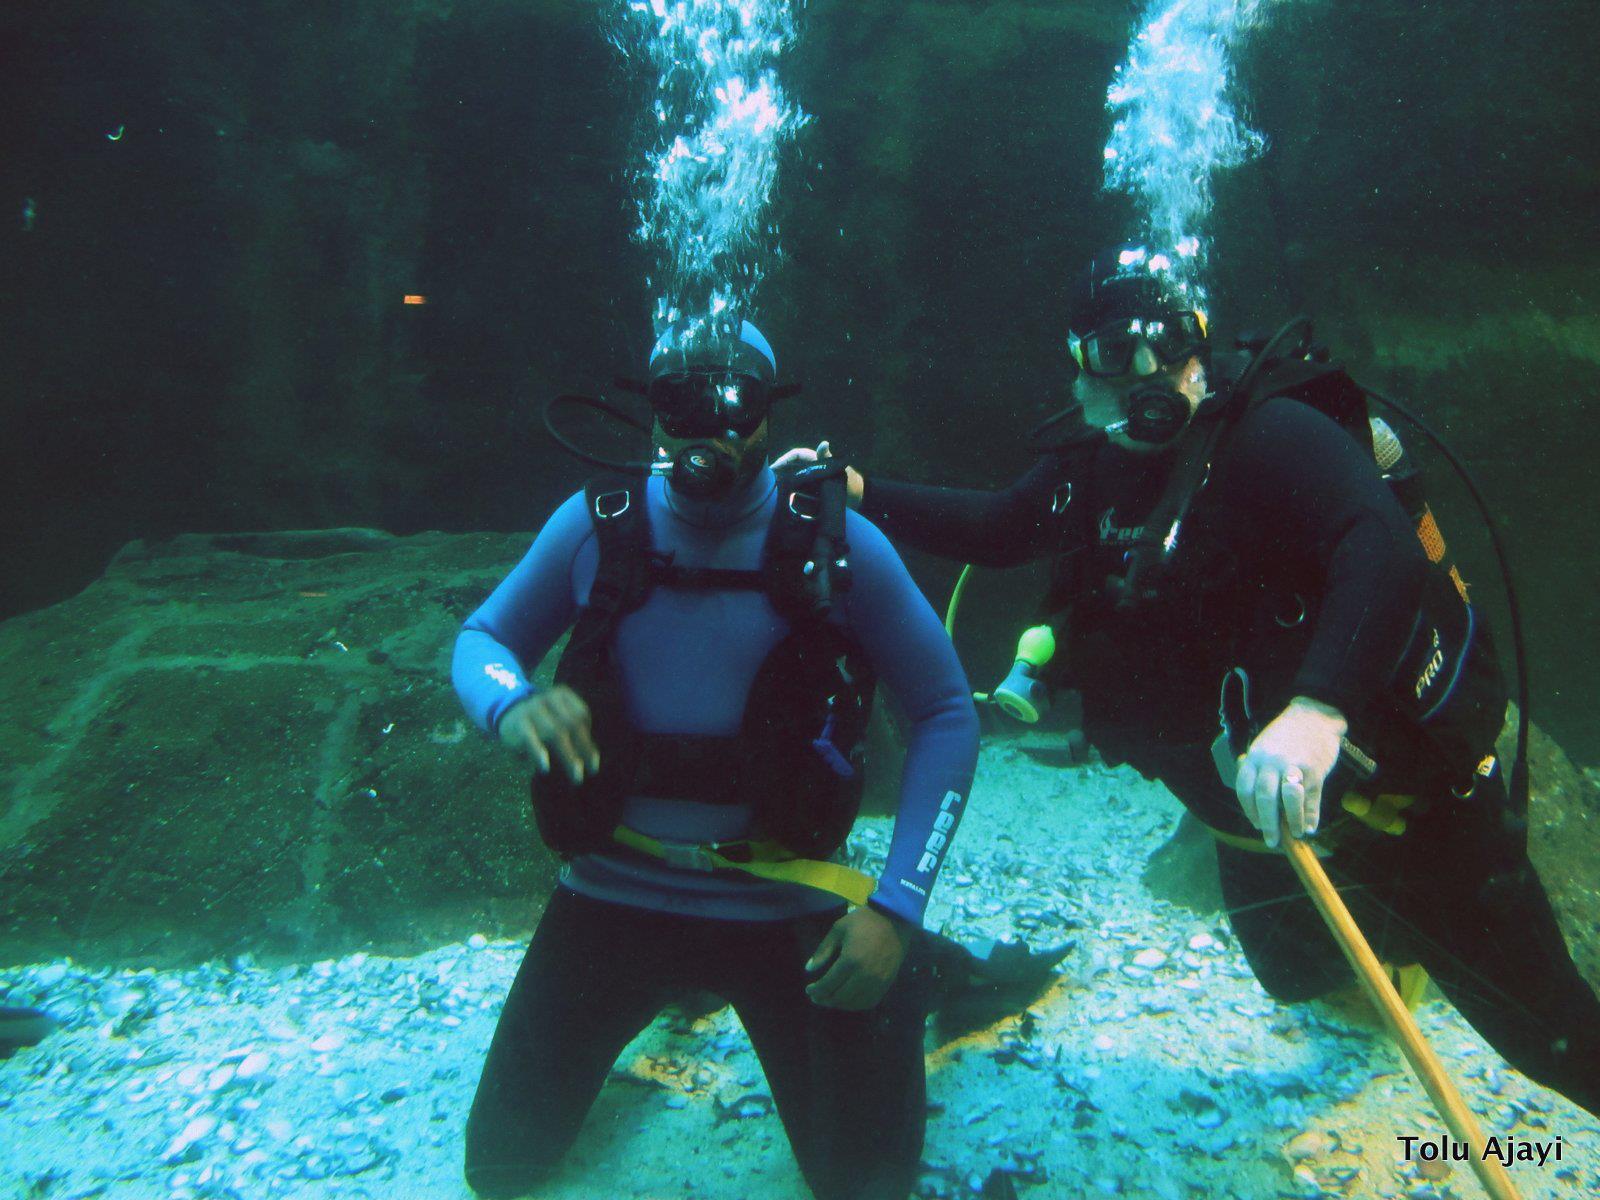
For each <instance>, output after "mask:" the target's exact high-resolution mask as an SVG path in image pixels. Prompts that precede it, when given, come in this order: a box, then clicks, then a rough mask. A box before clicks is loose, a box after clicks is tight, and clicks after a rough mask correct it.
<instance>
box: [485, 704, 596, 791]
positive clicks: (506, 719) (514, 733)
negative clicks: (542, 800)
mask: <svg viewBox="0 0 1600 1200" xmlns="http://www.w3.org/2000/svg"><path fill="white" fill-rule="evenodd" d="M500 740H501V741H502V742H504V743H505V744H506V745H507V746H509V747H511V749H513V750H515V751H517V752H518V753H520V754H523V755H526V756H527V757H528V758H530V759H532V760H533V763H534V766H535V767H536V768H537V769H538V771H539V773H540V774H541V775H542V774H544V773H545V772H547V771H549V770H550V761H551V758H552V756H553V757H554V758H556V759H557V760H559V761H560V763H561V765H562V766H563V767H565V768H566V770H567V774H568V775H569V776H570V777H571V779H572V782H573V783H582V782H583V777H584V774H585V772H587V773H589V774H591V775H592V774H594V773H595V772H596V771H598V770H599V769H600V751H599V750H598V749H596V748H595V744H594V738H593V735H592V733H591V730H590V721H589V706H588V705H587V704H585V703H584V702H583V698H582V697H581V696H579V695H578V693H577V692H575V691H573V690H572V689H571V688H569V687H567V686H566V685H565V684H557V685H556V686H555V687H553V688H551V689H550V690H549V691H547V692H539V693H538V694H537V695H533V696H529V697H527V698H526V699H524V700H518V701H517V702H516V703H515V704H513V705H512V706H511V707H510V708H508V709H507V710H506V711H505V713H504V714H503V715H502V716H501V718H500Z"/></svg>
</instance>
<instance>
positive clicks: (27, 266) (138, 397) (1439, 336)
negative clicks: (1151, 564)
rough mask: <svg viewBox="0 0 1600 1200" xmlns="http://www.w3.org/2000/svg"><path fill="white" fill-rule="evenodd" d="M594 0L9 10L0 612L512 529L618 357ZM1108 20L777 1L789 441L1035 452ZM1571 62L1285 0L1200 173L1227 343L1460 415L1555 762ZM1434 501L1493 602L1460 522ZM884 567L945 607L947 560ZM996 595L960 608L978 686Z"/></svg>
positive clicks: (1572, 306)
mask: <svg viewBox="0 0 1600 1200" xmlns="http://www.w3.org/2000/svg"><path fill="white" fill-rule="evenodd" d="M602 11H604V10H603V7H602V6H600V5H592V4H587V3H578V2H566V3H554V2H548V0H545V2H534V0H522V2H519V3H510V2H506V0H475V2H474V3H471V4H459V5H457V4H452V3H449V2H448V0H418V2H416V3H409V4H407V3H397V2H395V0H383V2H379V0H352V2H351V3H346V4H340V5H314V6H312V5H304V4H294V3H286V2H267V0H254V2H245V3H237V4H232V5H227V6H219V5H215V4H209V3H200V2H199V0H157V2H151V3H141V4H138V5H126V4H122V5H113V4H109V3H104V2H101V3H82V2H75V0H65V2H62V3H54V4H50V5H45V4H42V3H38V2H36V0H29V2H27V3H21V4H12V5H8V6H6V7H5V8H4V10H3V11H0V561H3V562H4V564H5V569H4V571H3V572H0V617H3V616H6V615H12V614H15V613H18V612H22V611H26V610H28V609H30V608H35V607H38V606H42V605H46V604H49V603H52V602H54V601H56V600H58V599H60V598H62V597H64V596H67V595H70V594H72V593H73V592H75V591H76V590H78V589H80V588H81V587H83V586H84V585H85V584H86V583H87V582H89V581H90V580H91V579H93V578H94V577H95V576H96V575H97V574H98V573H99V572H100V570H101V569H102V567H103V565H104V563H105V562H106V560H107V559H108V557H109V556H110V555H111V554H112V553H114V552H115V550H116V549H117V548H118V547H119V546H120V545H122V544H123V543H125V542H126V541H128V540H129V539H132V538H137V537H145V538H150V537H161V536H165V535H169V534H174V533H178V532H182V531H190V530H236V529H270V528H308V527H319V526H331V525H366V526H375V527H381V528H385V529H389V530H393V531H396V532H411V531H416V530H422V529H435V528H437V529H447V530H478V529H513V530H529V529H533V528H536V527H537V526H538V524H539V523H540V522H541V521H542V520H543V518H544V516H545V515H546V514H547V513H548V511H549V510H550V509H551V508H552V507H553V506H554V505H555V504H556V503H557V502H558V501H559V500H560V499H561V498H562V497H563V496H564V495H566V494H567V493H568V492H570V491H571V490H572V489H573V488H574V487H575V486H577V485H578V483H579V482H580V481H581V479H582V475H583V469H582V468H580V467H579V466H578V465H577V464H574V463H572V462H570V461H569V460H567V459H566V458H564V457H563V456H561V455H560V454H559V453H558V452H556V451H555V450H554V449H553V447H551V446H550V444H549V443H548V442H547V440H546V439H545V437H544V435H543V433H542V431H541V430H540V429H539V427H538V423H537V416H536V413H537V402H540V401H542V400H543V399H544V398H545V397H546V396H548V395H550V394H552V393H554V392H557V391H566V390H582V389H595V388H601V387H604V386H606V385H607V381H608V380H609V378H610V376H611V375H612V374H613V373H614V372H616V371H619V370H628V369H637V365H638V363H639V362H640V360H641V358H642V355H643V353H644V350H645V348H646V345H647V342H648V329H647V322H646V314H647V312H648V308H649V297H648V296H647V294H646V291H645V288H644V285H643V275H644V271H645V267H646V258H645V254H644V250H643V249H642V248H641V247H639V246H637V245H635V244H633V243H632V242H630V240H629V233H630V230H631V228H632V226H633V223H634V222H633V217H632V212H631V209H630V206H629V200H628V196H629V190H630V184H629V175H630V172H631V170H632V168H633V164H634V163H635V162H636V161H637V147H636V145H635V144H634V142H633V129H634V120H635V116H636V114H637V113H638V111H639V110H640V107H641V103H642V98H643V96H644V94H645V87H646V81H645V80H644V79H641V78H639V77H637V76H635V75H632V74H630V73H628V72H627V71H625V70H624V69H623V68H622V66H621V64H620V62H619V59H618V56H617V54H616V52H615V51H614V50H613V49H612V48H611V47H610V46H609V45H608V44H607V43H606V41H605V39H604V37H603V36H602V21H601V18H600V14H601V12H602ZM1131 17H1132V6H1131V5H1129V4H1126V3H1110V2H1104V0H1099V2H1090V3H1080V4H1070V5H1069V4H1062V3H1060V2H1059V0H1048V2H1045V0H1038V2H1021V3H982V2H980V0H959V2H958V0H923V2H920V3H919V2H915V0H912V2H907V0H855V2H851V3H845V2H843V0H813V3H811V4H810V5H808V6H807V8H806V9H805V11H804V13H803V14H802V39H801V43H800V46H799V48H798V50H797V51H796V52H795V53H794V54H793V55H792V56H791V57H790V58H789V60H788V62H787V64H786V66H785V72H786V78H787V80H788V82H789V85H790V87H791V89H792V91H793V93H794V95H795V97H796V99H797V100H798V101H799V102H800V103H801V104H802V105H803V106H804V107H805V108H806V109H808V110H809V111H810V112H811V113H812V114H813V115H814V117H815V121H814V123H813V124H812V125H811V126H810V128H808V129H807V130H806V132H805V133H804V134H803V135H802V137H801V140H800V143H799V146H798V148H797V150H796V152H795V153H794V154H792V156H791V157H790V159H789V160H788V162H787V163H786V173H785V175H784V177H783V181H782V184H781V191H782V199H781V201H780V204H779V213H780V216H781V219H782V222H783V228H784V231H785V236H784V243H785V249H786V252H787V259H786V261H785V262H784V263H783V264H782V265H780V266H779V267H778V268H777V269H776V270H775V271H774V272H773V274H772V276H771V278H770V279H769V281H768V284H767V286H766V289H765V292H764V294H763V303H762V311H761V314H760V316H761V320H762V324H763V325H764V327H765V328H766V330H767V332H768V333H769V335H770V336H771V338H772V340H773V342H774V344H775V345H776V346H777V348H778V353H779V356H780V362H781V365H782V366H783V368H784V372H785V374H787V375H791V376H793V377H795V378H798V379H801V380H803V381H804V383H805V385H806V393H805V397H804V398H803V400H802V401H801V402H800V403H799V405H798V407H797V408H796V410H795V411H794V412H793V413H792V414H790V415H789V416H787V417H786V418H785V419H784V420H783V421H782V422H781V423H780V424H779V426H778V428H777V436H778V440H779V441H780V443H783V444H789V443H790V442H792V441H808V442H810V441H814V440H815V439H816V438H817V437H819V436H829V437H831V438H832V439H833V440H834V442H835V444H836V446H838V447H839V448H840V449H841V450H842V451H843V452H845V453H847V454H849V455H851V456H852V457H853V458H854V459H856V460H857V461H858V462H861V463H863V464H865V465H866V466H868V467H869V469H874V470H880V471H883V472H885V473H894V474H899V475H903V476H910V477H915V478H920V479H928V480H948V481H951V482H958V483H964V484H992V485H999V484H1001V483H1003V482H1005V481H1008V480H1009V479H1010V478H1012V477H1014V475H1015V473H1017V472H1018V471H1020V470H1021V469H1022V468H1023V467H1024V466H1025V465H1026V461H1027V453H1026V451H1025V450H1024V449H1023V448H1022V446H1021V442H1020V437H1019V435H1020V433H1021V431H1022V430H1024V429H1026V428H1027V427H1028V426H1030V425H1031V424H1033V423H1034V422H1035V421H1036V420H1038V419H1039V418H1040V417H1042V416H1043V415H1045V414H1047V413H1049V412H1050V411H1052V410H1053V409H1054V408H1055V407H1057V406H1058V404H1059V403H1060V401H1061V399H1062V397H1063V395H1064V391H1065V388H1066V386H1067V383H1068V379H1067V376H1066V373H1065V369H1064V361H1065V355H1064V348H1063V330H1062V317H1063V294H1064V291H1065V285H1066V281H1067V280H1068V279H1070V278H1071V276H1072V274H1073V273H1074V272H1075V271H1076V270H1077V268H1078V266H1079V264H1080V263H1081V261H1082V260H1083V259H1084V258H1085V257H1086V256H1087V255H1088V254H1089V253H1090V252H1091V251H1092V250H1093V249H1094V248H1095V247H1097V246H1098V245H1100V244H1102V243H1104V242H1106V241H1108V240H1112V239H1114V238H1117V237H1119V236H1121V235H1122V234H1123V233H1124V232H1125V230H1126V229H1128V228H1129V222H1130V212H1129V210H1128V208H1127V206H1126V204H1125V203H1124V202H1122V201H1120V200H1118V199H1116V198H1112V197H1108V196H1106V195H1105V194H1103V193H1102V192H1101V191H1100V188H1099V181H1100V167H1101V147H1102V146H1103V144H1104V139H1105V135H1106V131H1107V118H1106V116H1105V113H1104V107H1103V98H1104V92H1105V87H1106V83H1107V81H1108V80H1109V78H1110V75H1111V72H1112V70H1113V68H1114V66H1115V65H1116V63H1117V62H1118V61H1120V60H1121V58H1122V57H1123V55H1124V53H1125V49H1126V42H1127V37H1128V33H1129V29H1130V22H1131ZM1597 46H1600V6H1596V5H1595V4H1593V3H1592V0H1585V2H1583V3H1558V2H1554V0H1545V2H1542V3H1535V4H1527V5H1519V6H1516V7H1515V9H1514V10H1513V9H1512V8H1511V7H1509V6H1504V5H1498V6H1495V5H1488V4H1485V3H1481V2H1476V0H1475V2H1474V3H1470V4H1449V5H1445V4H1426V3H1425V4H1418V3H1400V2H1397V0H1383V2H1375V0H1355V2H1345V3H1338V4H1333V3H1325V2H1318V0H1305V2H1294V0H1289V2H1286V3H1283V4H1281V5H1279V6H1278V7H1277V9H1276V15H1275V17H1274V19H1273V21H1272V23H1271V25H1270V27H1269V28H1268V29H1267V30H1265V31H1262V32H1261V33H1259V34H1258V35H1256V36H1255V38H1254V39H1253V40H1252V41H1251V42H1250V44H1249V47H1248V49H1247V51H1246V53H1245V55H1244V57H1243V59H1242V61H1241V64H1240V76H1241V80H1242V82H1243V84H1244V85H1245V89H1246V95H1247V96H1248V99H1249V103H1250V106H1251V108H1252V110H1253V113H1254V116H1255V123H1256V125H1257V126H1258V127H1259V128H1260V129H1262V130H1263V131H1264V132H1266V133H1267V135H1268V136H1269V138H1270V139H1271V141H1272V150H1271V151H1270V153H1269V154H1268V155H1267V156H1266V158H1265V159H1264V160H1262V161H1261V162H1259V163H1257V164H1255V165H1253V166H1251V167H1248V168H1245V169H1244V170H1242V171H1241V172H1239V173H1238V174H1237V175H1235V176H1234V177H1232V178H1231V179H1229V180H1227V181H1225V183H1224V184H1223V186H1222V187H1221V188H1220V190H1219V198H1218V206H1217V211H1216V218H1215V234H1216V250H1217V253H1216V260H1215V262H1216V271H1215V287H1214V293H1215V303H1214V305H1213V308H1214V316H1215V321H1216V325H1217V327H1218V328H1219V329H1220V330H1221V331H1222V333H1223V334H1224V336H1227V335H1230V334H1231V333H1232V332H1234V331H1236V330H1238V329H1240V328H1241V327H1249V326H1260V325H1270V324H1275V323H1276V322H1278V321H1280V320H1281V319H1283V318H1284V317H1286V316H1288V315H1291V314H1292V313H1293V312H1294V311H1296V310H1298V309H1300V308H1305V309H1307V310H1309V311H1310V312H1312V313H1313V314H1314V315H1315V316H1316V317H1317V318H1318V321H1319V327H1320V328H1321V330H1322V331H1323V333H1324V335H1325V336H1326V337H1327V338H1328V339H1329V340H1330V341H1331V342H1332V344H1333V345H1334V347H1335V349H1336V351H1337V352H1338V353H1340V354H1341V355H1342V356H1343V357H1345V358H1346V359H1347V360H1348V361H1349V362H1350V363H1351V364H1352V366H1353V367H1354V368H1355V369H1356V370H1357V371H1358V373H1359V374H1360V376H1361V378H1363V379H1364V380H1365V381H1367V382H1368V383H1370V384H1372V385H1375V386H1378V387H1379V388H1392V389H1394V390H1395V391H1397V392H1398V393H1400V394H1402V395H1404V396H1406V397H1407V398H1409V399H1411V400H1412V401H1413V402H1414V403H1415V404H1416V405H1417V406H1418V407H1419V408H1421V409H1422V410H1423V411H1424V412H1425V413H1426V414H1428V415H1429V416H1430V417H1431V418H1433V419H1434V420H1435V421H1436V422H1437V423H1438V425H1439V426H1441V427H1442V429H1443V430H1444V431H1445V432H1447V433H1448V434H1449V435H1450V436H1451V438H1452V440H1453V441H1454V442H1455V443H1456V445H1457V446H1458V448H1459V449H1460V451H1461V452H1462V453H1463V455H1464V456H1465V457H1466V458H1467V460H1468V461H1469V462H1470V463H1471V465H1472V466H1473V468H1474V470H1476V471H1477V472H1478V474H1479V476H1480V478H1481V480H1482V482H1483V485H1484V487H1485V489H1486V491H1487V493H1488V495H1489V497H1490V498H1491V500H1492V501H1493V503H1494V504H1495V506H1496V509H1497V511H1498V512H1499V514H1500V516H1501V518H1502V519H1503V521H1504V522H1505V523H1506V525H1507V526H1508V527H1509V528H1510V529H1511V531H1512V533H1513V537H1512V548H1513V552H1514V556H1515V561H1516V563H1517V565H1518V566H1519V567H1520V569H1521V573H1522V579H1523V589H1524V599H1525V604H1526V607H1527V609H1528V617H1529V632H1530V637H1531V641H1532V646H1533V666H1534V669H1535V672H1536V674H1535V679H1536V689H1537V690H1536V693H1535V695H1536V700H1537V701H1539V703H1540V707H1539V710H1538V716H1539V719H1540V721H1541V722H1542V723H1543V724H1544V725H1546V727H1547V728H1549V729H1550V730H1551V731H1552V732H1553V733H1555V734H1556V735H1557V736H1558V738H1559V739H1561V740H1562V741H1563V743H1564V744H1565V745H1566V746H1567V748H1568V750H1569V751H1570V752H1571V753H1573V754H1574V755H1575V756H1576V757H1577V758H1579V759H1580V760H1582V761H1585V762H1588V763H1591V764H1593V763H1600V729H1597V723H1596V721H1595V718H1594V716H1593V711H1594V702H1595V698H1596V694H1597V690H1596V685H1595V683H1594V676H1595V672H1596V670H1597V668H1600V636H1596V633H1595V630H1596V628H1597V618H1600V604H1597V602H1596V600H1595V580H1596V578H1597V574H1600V573H1597V570H1596V566H1597V562H1600V554H1597V552H1596V550H1595V548H1594V537H1593V527H1592V517H1591V513H1592V510H1593V500H1592V497H1593V493H1594V490H1595V486H1596V484H1597V482H1600V468H1597V467H1596V465H1595V462H1596V455H1597V453H1600V436H1597V434H1596V431H1595V424H1596V420H1597V418H1600V404H1597V402H1596V398H1595V396H1596V388H1595V374H1596V369H1597V366H1600V316H1597V315H1596V314H1597V311H1600V310H1597V305H1596V300H1597V295H1596V293H1597V290H1600V285H1597V283H1596V274H1595V270H1596V266H1597V265H1600V243H1597V242H1596V240H1595V238H1594V232H1593V231H1594V224H1593V223H1594V220H1595V215H1596V212H1597V205H1596V201H1597V199H1600V152H1597V151H1596V149H1595V147H1596V146H1600V115H1597V112H1596V109H1595V107H1594V105H1593V104H1591V103H1589V100H1588V98H1589V97H1590V95H1591V93H1592V87H1593V80H1594V79H1595V78H1596V68H1597V67H1600V53H1597V50H1596V47H1597ZM119 128H120V129H123V130H124V132H123V135H122V136H121V138H120V139H119V140H115V141H113V140H111V139H110V138H108V137H107V134H108V133H113V132H115V131H117V130H118V129H119ZM28 198H31V199H32V202H33V205H34V209H35V216H34V220H33V225H32V228H31V229H27V228H25V223H24V219H23V206H24V202H25V200H26V199H28ZM406 293H422V294H425V295H426V296H427V299H428V303H427V304H426V305H425V306H421V307H407V306H404V305H403V304H402V303H401V299H402V296H403V295H404V294H406ZM1435 474H1436V476H1438V475H1441V474H1442V470H1441V471H1436V472H1435ZM1439 491H1440V492H1441V493H1442V494H1443V498H1442V500H1441V504H1440V507H1441V508H1442V509H1443V513H1442V516H1443V519H1444V521H1445V524H1446V532H1447V533H1448V534H1450V535H1452V537H1453V539H1454V541H1455V543H1456V545H1457V547H1458V548H1459V549H1460V551H1461V553H1462V555H1463V557H1464V558H1465V560H1466V563H1467V568H1468V574H1469V576H1470V577H1471V578H1473V579H1475V580H1477V581H1480V582H1481V584H1482V588H1483V591H1482V594H1484V595H1489V594H1491V586H1492V583H1493V580H1494V571H1493V569H1492V567H1491V566H1490V564H1489V560H1488V557H1487V552H1486V549H1485V546H1484V543H1483V539H1482V538H1481V536H1479V535H1478V534H1477V533H1476V532H1475V521H1474V519H1473V517H1472V516H1471V513H1470V511H1469V510H1468V509H1467V508H1466V507H1465V506H1464V505H1463V504H1462V503H1460V502H1459V498H1458V497H1456V496H1455V495H1454V493H1453V492H1451V491H1450V489H1449V488H1448V487H1447V486H1446V485H1444V484H1443V483H1442V482H1441V483H1440V485H1439ZM914 565H915V566H916V569H917V571H918V573H919V577H920V578H921V579H922V581H923V582H924V583H925V585H927V586H928V587H929V590H930V592H931V593H933V594H935V595H942V591H941V589H942V588H943V587H945V586H946V585H947V584H948V582H949V581H950V580H951V578H952V577H953V569H952V568H950V567H948V566H947V565H944V564H935V563H931V562H924V561H920V560H919V561H917V562H915V564H914ZM1030 586H1031V580H1030V579H1029V578H1028V577H1026V576H1015V577H1009V576H990V577H988V578H986V579H983V580H980V581H979V582H978V583H977V584H975V585H974V589H975V590H974V593H973V599H972V603H971V605H970V606H969V617H968V624H967V625H966V626H965V628H964V629H963V631H962V634H961V640H962V646H963V649H964V651H965V652H966V653H967V655H968V661H969V665H971V666H972V668H973V671H974V676H975V679H974V682H975V684H976V685H977V686H980V687H982V686H986V684H987V683H988V682H990V680H988V679H987V678H986V676H987V675H988V674H989V673H991V672H997V671H999V670H1000V669H1002V668H1003V666H1004V660H1005V657H1006V646H1007V644H1008V643H1009V641H1010V638H1011V637H1012V636H1014V632H1015V629H1016V625H1017V623H1018V621H1020V619H1021V618H1022V617H1023V616H1024V615H1025V612H1026V610H1027V607H1028V604H1029V601H1030V600H1031V595H1030V594H1029V590H1028V589H1029V587H1030Z"/></svg>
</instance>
